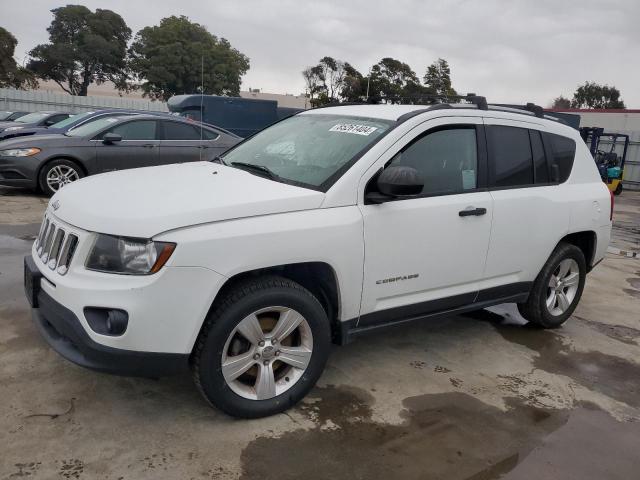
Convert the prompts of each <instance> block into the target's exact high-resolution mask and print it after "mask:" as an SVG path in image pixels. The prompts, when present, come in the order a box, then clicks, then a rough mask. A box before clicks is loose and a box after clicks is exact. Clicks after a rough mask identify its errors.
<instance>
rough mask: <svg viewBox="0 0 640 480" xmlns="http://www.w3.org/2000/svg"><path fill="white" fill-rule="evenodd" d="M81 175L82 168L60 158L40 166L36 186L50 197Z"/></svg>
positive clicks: (78, 178)
mask: <svg viewBox="0 0 640 480" xmlns="http://www.w3.org/2000/svg"><path fill="white" fill-rule="evenodd" d="M83 176H84V175H83V172H82V169H81V168H80V167H79V166H78V165H77V164H76V163H75V162H72V161H71V160H66V159H63V158H60V159H57V160H52V161H50V162H49V163H47V164H46V165H45V166H44V167H42V170H41V171H40V175H39V178H38V186H39V187H40V190H42V192H43V193H44V194H45V195H47V196H49V197H50V196H52V195H53V194H54V193H56V192H57V191H58V190H60V189H61V188H62V187H64V186H65V185H67V184H69V183H71V182H75V181H76V180H80V179H81V178H82V177H83Z"/></svg>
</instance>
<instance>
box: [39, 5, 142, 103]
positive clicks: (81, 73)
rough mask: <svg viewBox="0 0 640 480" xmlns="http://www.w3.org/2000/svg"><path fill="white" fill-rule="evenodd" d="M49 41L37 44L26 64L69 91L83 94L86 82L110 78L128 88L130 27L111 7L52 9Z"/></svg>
mask: <svg viewBox="0 0 640 480" xmlns="http://www.w3.org/2000/svg"><path fill="white" fill-rule="evenodd" d="M51 12H52V13H53V17H54V18H53V21H52V22H51V26H50V27H49V28H48V29H47V31H48V32H49V43H46V44H41V45H38V46H36V47H35V48H34V49H33V50H31V52H29V55H30V56H31V58H32V59H31V61H30V62H29V65H28V68H29V69H30V70H32V71H33V72H34V73H35V74H36V76H38V77H39V78H42V79H44V80H53V81H54V82H56V83H57V84H58V85H60V86H61V87H62V89H63V90H64V91H65V92H67V93H69V94H71V95H81V96H86V95H87V90H88V88H89V85H91V84H92V83H98V84H100V83H103V82H106V81H107V80H110V81H112V82H114V83H115V84H116V87H117V88H119V89H126V88H127V74H126V54H127V42H128V41H129V39H130V38H131V30H130V29H129V27H127V24H126V23H125V22H124V20H123V19H122V17H121V16H120V15H118V14H117V13H115V12H112V11H111V10H102V9H97V10H96V11H95V12H92V11H91V10H89V9H88V8H87V7H84V6H82V5H67V6H66V7H60V8H55V9H53V10H51Z"/></svg>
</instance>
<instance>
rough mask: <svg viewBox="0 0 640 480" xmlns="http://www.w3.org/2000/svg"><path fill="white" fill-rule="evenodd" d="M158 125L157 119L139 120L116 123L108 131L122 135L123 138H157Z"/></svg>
mask: <svg viewBox="0 0 640 480" xmlns="http://www.w3.org/2000/svg"><path fill="white" fill-rule="evenodd" d="M156 125H157V122H156V121H155V120H138V121H133V122H127V123H121V124H120V125H116V126H115V127H113V128H111V129H110V130H109V132H108V133H115V134H116V135H120V136H121V137H122V140H155V139H156Z"/></svg>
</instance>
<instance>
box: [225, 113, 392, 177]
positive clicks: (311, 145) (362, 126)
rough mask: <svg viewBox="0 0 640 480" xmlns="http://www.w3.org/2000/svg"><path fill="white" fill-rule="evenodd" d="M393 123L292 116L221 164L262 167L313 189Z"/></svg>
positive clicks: (323, 116)
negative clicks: (246, 164) (236, 163)
mask: <svg viewBox="0 0 640 480" xmlns="http://www.w3.org/2000/svg"><path fill="white" fill-rule="evenodd" d="M392 124H393V122H391V121H386V120H379V119H372V118H358V117H346V116H342V115H321V114H318V115H316V114H313V115H304V114H303V115H296V116H294V117H290V118H288V119H286V120H283V121H282V122H278V123H276V124H275V125H273V126H271V127H269V128H267V129H265V130H262V131H261V132H259V133H258V134H256V135H254V136H253V137H251V138H250V139H248V140H247V141H245V142H243V143H241V144H239V145H238V146H237V147H236V148H234V149H233V150H231V151H229V152H228V153H226V154H225V155H224V156H223V161H224V163H225V164H227V165H231V166H233V163H234V162H238V163H248V164H251V165H256V166H259V167H266V168H267V169H269V170H270V171H271V172H272V173H273V174H274V175H276V176H277V177H279V178H278V179H279V180H283V181H285V182H286V181H291V182H292V183H296V184H300V185H302V186H307V187H310V188H314V189H318V188H320V187H321V186H322V184H323V183H325V182H326V181H327V180H329V179H330V178H331V177H332V176H333V175H334V174H336V173H338V172H339V171H340V169H341V168H342V167H345V168H348V166H349V164H350V161H352V160H353V159H354V157H356V156H357V155H358V154H359V153H360V152H361V151H363V150H364V149H365V148H366V147H368V146H369V145H371V144H373V143H374V142H375V141H376V140H377V139H378V138H380V137H381V136H382V135H383V134H384V133H385V132H386V131H387V130H388V129H389V128H390V126H391V125H392ZM256 170H257V169H256ZM254 171H255V170H254Z"/></svg>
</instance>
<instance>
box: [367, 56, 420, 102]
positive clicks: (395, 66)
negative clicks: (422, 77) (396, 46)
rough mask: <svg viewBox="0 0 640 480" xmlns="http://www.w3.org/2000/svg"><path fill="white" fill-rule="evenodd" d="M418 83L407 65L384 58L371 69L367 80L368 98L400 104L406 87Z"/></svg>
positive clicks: (393, 59)
mask: <svg viewBox="0 0 640 480" xmlns="http://www.w3.org/2000/svg"><path fill="white" fill-rule="evenodd" d="M419 84H420V81H419V80H418V77H417V76H416V74H415V72H414V71H413V70H412V69H411V67H410V66H409V65H407V64H406V63H403V62H401V61H400V60H396V59H395V58H390V57H385V58H383V59H382V60H380V61H379V62H378V63H376V64H375V65H374V66H373V67H371V73H370V78H369V98H370V99H371V100H373V101H377V100H382V101H384V102H386V103H400V102H401V101H402V98H403V96H404V94H405V93H406V90H405V89H406V87H407V85H409V86H410V87H413V86H415V85H419Z"/></svg>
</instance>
